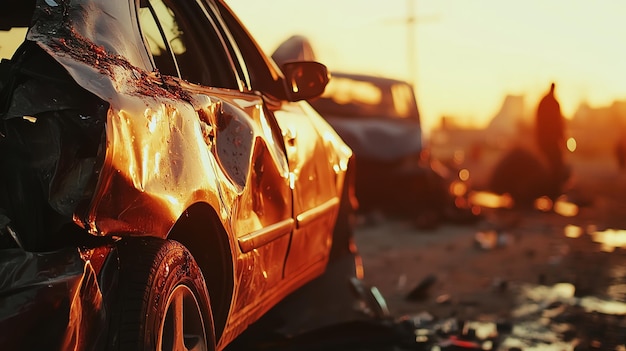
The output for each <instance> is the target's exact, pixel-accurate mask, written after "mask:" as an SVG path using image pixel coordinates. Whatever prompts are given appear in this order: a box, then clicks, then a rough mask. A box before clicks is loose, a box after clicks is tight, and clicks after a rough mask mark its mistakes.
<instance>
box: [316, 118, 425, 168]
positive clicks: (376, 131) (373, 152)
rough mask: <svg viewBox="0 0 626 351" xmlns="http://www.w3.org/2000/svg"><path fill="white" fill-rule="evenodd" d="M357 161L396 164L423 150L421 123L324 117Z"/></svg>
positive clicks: (386, 119) (387, 119)
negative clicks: (392, 162) (391, 162)
mask: <svg viewBox="0 0 626 351" xmlns="http://www.w3.org/2000/svg"><path fill="white" fill-rule="evenodd" d="M324 118H326V120H327V121H328V123H330V125H332V126H333V128H335V130H336V131H337V133H338V134H339V135H340V136H341V138H342V139H343V140H344V141H345V142H346V144H348V145H349V146H350V148H352V151H353V152H354V154H355V155H356V157H357V158H361V159H363V158H365V159H368V160H374V161H383V162H387V161H395V160H399V159H402V158H404V157H406V156H409V155H413V154H416V153H419V152H420V151H421V150H422V131H421V127H420V125H419V123H413V122H407V121H404V120H392V119H389V118H385V119H382V118H381V119H374V118H356V117H350V118H347V117H336V116H324Z"/></svg>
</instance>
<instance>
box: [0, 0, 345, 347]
mask: <svg viewBox="0 0 626 351" xmlns="http://www.w3.org/2000/svg"><path fill="white" fill-rule="evenodd" d="M4 2H5V3H6V4H5V5H7V6H6V7H5V8H10V9H12V10H11V11H8V12H5V13H4V14H3V15H0V31H2V36H3V37H2V38H3V47H2V51H1V53H2V57H4V59H3V61H2V63H1V64H0V117H1V122H2V123H1V124H0V133H1V135H0V165H1V167H0V169H1V171H0V245H1V247H0V251H1V252H2V254H1V256H0V261H2V262H1V263H0V267H1V268H0V328H2V330H3V332H2V333H0V345H1V346H2V348H3V349H76V350H80V349H127V348H130V349H153V348H159V349H164V350H168V349H177V348H180V347H183V345H184V347H185V348H188V349H202V350H204V349H210V350H212V349H223V348H224V347H225V346H226V345H228V343H230V341H232V340H233V339H234V338H235V337H236V336H237V335H239V334H240V333H241V332H242V331H243V330H245V329H246V328H247V326H248V325H249V324H250V323H253V322H254V321H255V320H257V319H258V318H260V316H262V315H263V314H264V313H265V312H266V311H268V310H269V309H270V308H271V307H272V306H274V305H276V303H278V302H279V301H281V300H282V299H283V298H284V297H285V296H287V295H288V294H290V293H291V292H293V291H294V290H296V289H297V288H299V287H301V286H302V285H304V284H305V283H307V282H309V281H311V280H313V279H314V278H316V277H318V276H320V275H321V274H322V273H323V272H324V271H325V269H326V267H327V266H328V265H329V263H330V262H332V260H333V259H334V258H336V256H339V255H342V254H346V253H347V254H353V253H354V252H353V250H351V249H349V248H348V247H349V245H350V244H352V242H351V233H352V232H351V222H350V213H351V212H352V210H353V208H354V206H355V200H354V198H353V196H352V195H353V194H352V191H351V179H352V178H351V176H350V173H349V167H348V166H349V164H350V163H351V157H352V153H351V150H350V148H348V147H347V146H346V145H345V144H344V143H343V141H342V140H341V139H340V138H339V137H338V136H337V134H336V133H335V132H334V131H333V129H332V128H331V127H330V126H329V125H328V124H327V123H326V122H325V121H324V120H323V119H322V118H321V117H320V116H319V115H318V114H317V113H316V112H315V111H314V110H313V109H312V108H311V107H310V106H308V105H307V104H306V102H304V101H302V100H305V99H309V98H311V97H314V96H317V95H319V94H321V93H322V91H323V89H324V86H325V85H326V83H327V81H328V74H327V72H326V70H325V67H323V66H322V65H320V64H317V63H315V62H297V63H291V64H287V65H284V66H283V67H282V71H281V70H278V69H276V68H275V67H274V65H273V63H272V62H271V60H269V59H267V58H266V57H265V56H264V55H263V54H262V53H261V51H260V50H259V49H258V46H257V45H256V43H255V42H254V40H253V39H252V38H251V37H250V36H249V34H248V32H247V31H246V30H245V28H243V27H242V26H241V24H240V23H239V22H238V20H237V19H236V17H235V15H234V14H232V12H231V11H230V9H229V8H228V6H226V5H225V4H224V3H223V2H222V1H212V0H206V1H198V2H194V3H190V4H187V3H179V2H176V1H168V0H164V1H161V0H149V1H148V0H146V1H143V0H142V1H133V0H115V1H96V0H45V1H44V0H41V1H17V0H4ZM26 30H27V32H26ZM5 38H11V40H14V39H15V38H19V39H20V40H19V41H16V45H15V47H16V48H15V49H13V48H11V47H10V45H7V46H5V45H4V43H10V41H9V40H8V39H5ZM5 50H6V51H5ZM129 311H130V312H129ZM182 316H184V318H182ZM33 335H37V337H33Z"/></svg>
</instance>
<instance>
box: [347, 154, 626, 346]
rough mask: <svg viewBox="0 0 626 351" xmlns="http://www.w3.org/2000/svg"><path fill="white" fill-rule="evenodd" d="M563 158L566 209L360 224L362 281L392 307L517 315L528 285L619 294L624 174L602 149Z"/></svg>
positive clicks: (455, 314) (625, 269)
mask: <svg viewBox="0 0 626 351" xmlns="http://www.w3.org/2000/svg"><path fill="white" fill-rule="evenodd" d="M570 164H571V167H572V178H571V181H570V183H569V185H568V189H567V192H566V195H567V202H568V203H570V204H574V205H575V206H574V208H575V209H577V214H576V215H566V216H565V215H562V214H559V213H556V212H555V211H547V212H544V211H539V210H536V209H529V210H524V211H514V210H504V209H499V210H493V209H491V210H485V212H483V218H482V219H481V220H480V221H478V222H477V223H475V224H472V225H452V224H446V223H442V225H440V226H439V227H438V228H436V229H434V230H419V229H417V228H415V227H414V226H413V225H412V224H411V223H410V221H402V220H395V221H390V220H384V221H381V222H379V223H377V224H375V225H372V224H368V225H360V226H359V228H358V230H357V233H356V241H357V245H358V248H359V251H360V253H361V256H362V259H363V266H364V272H365V273H364V281H365V282H366V283H367V284H369V285H371V286H375V287H376V288H377V289H378V290H379V291H380V292H381V293H382V295H383V296H384V298H385V300H386V303H387V305H388V308H389V310H390V311H391V313H392V315H394V316H402V315H408V316H411V315H417V314H420V313H422V314H423V313H424V312H426V313H427V314H429V315H431V316H432V317H434V318H437V319H443V318H457V319H459V320H486V321H511V320H512V318H515V317H516V316H517V317H519V316H520V314H523V313H522V312H520V311H521V309H523V306H524V303H525V301H524V300H528V296H524V294H523V292H524V291H527V290H526V289H527V288H528V287H529V286H533V287H537V286H545V287H554V286H557V285H558V286H561V287H562V286H566V287H570V288H571V289H570V290H572V292H571V294H573V296H572V297H583V296H594V297H597V298H600V299H609V300H614V301H618V302H621V303H623V302H624V301H626V299H625V298H626V288H625V287H626V284H624V281H626V279H625V276H626V254H625V253H626V251H624V250H623V249H620V248H619V246H620V245H624V244H626V242H624V232H620V230H624V229H626V173H623V172H621V171H620V170H619V169H618V168H617V166H616V163H615V161H614V160H613V159H612V158H610V157H605V158H587V159H573V160H572V159H570ZM482 171H483V173H484V171H485V170H484V169H483V170H482ZM529 171H531V170H529ZM474 173H476V172H474ZM521 176H523V175H521ZM596 232H604V233H610V234H615V235H613V236H612V239H611V240H612V241H613V245H614V246H616V247H617V248H615V249H613V248H610V249H608V250H607V249H605V248H603V246H602V245H601V244H600V243H599V242H596V241H599V240H600V238H599V237H598V235H597V234H595V235H594V233H596ZM479 238H482V239H481V240H477V239H479ZM490 240H491V241H490ZM604 241H607V240H604ZM480 242H483V244H482V245H481V244H480ZM485 243H486V244H485ZM607 251H608V252H607ZM559 284H560V285H559ZM616 306H618V307H608V311H605V313H615V314H618V315H621V316H623V315H624V314H625V313H626V311H623V310H621V308H622V307H623V305H619V304H618V305H616ZM622 332H623V331H622ZM598 342H600V345H601V341H598ZM604 345H606V343H605V344H604ZM561 349H568V348H561ZM576 349H577V350H578V349H581V348H576ZM594 349H595V348H594ZM598 349H605V348H604V347H599V348H598ZM610 349H613V348H610Z"/></svg>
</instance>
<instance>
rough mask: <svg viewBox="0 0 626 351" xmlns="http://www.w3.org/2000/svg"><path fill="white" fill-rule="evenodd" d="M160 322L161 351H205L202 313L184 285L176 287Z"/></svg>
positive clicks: (205, 342)
mask: <svg viewBox="0 0 626 351" xmlns="http://www.w3.org/2000/svg"><path fill="white" fill-rule="evenodd" d="M166 311H167V312H166V313H165V315H164V316H163V320H162V321H161V328H160V332H159V343H158V345H159V346H160V350H161V351H187V350H189V351H207V337H206V332H205V328H204V322H203V319H202V312H201V309H200V306H199V304H198V300H197V299H196V297H195V295H194V294H193V292H192V291H191V289H189V287H187V286H186V285H178V286H177V287H176V288H175V289H174V291H172V293H171V294H170V297H169V299H168V301H167V309H166Z"/></svg>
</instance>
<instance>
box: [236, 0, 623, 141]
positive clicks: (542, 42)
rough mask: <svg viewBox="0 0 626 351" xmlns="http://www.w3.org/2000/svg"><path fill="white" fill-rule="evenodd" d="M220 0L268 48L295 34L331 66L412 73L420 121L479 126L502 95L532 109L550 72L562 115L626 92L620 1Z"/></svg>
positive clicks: (397, 75) (392, 74) (406, 75)
mask: <svg viewBox="0 0 626 351" xmlns="http://www.w3.org/2000/svg"><path fill="white" fill-rule="evenodd" d="M226 1H227V3H228V4H229V5H230V6H231V7H232V8H233V10H234V11H235V12H236V13H237V14H238V15H239V17H240V18H241V19H242V21H243V22H244V24H245V25H246V26H247V27H248V28H249V29H250V31H251V32H252V34H253V35H254V36H255V37H256V39H257V40H258V41H259V43H260V45H261V46H262V47H263V49H264V50H265V51H266V52H267V53H268V54H271V53H272V52H273V51H274V49H275V48H276V47H278V45H280V43H281V42H282V41H283V40H285V39H287V38H288V37H290V36H291V35H294V34H299V35H304V36H306V37H308V38H309V39H310V41H311V43H312V44H313V47H314V49H315V50H316V54H317V56H318V60H319V61H321V62H323V63H325V64H326V65H328V66H329V68H330V69H331V70H336V71H348V72H352V73H373V74H378V75H384V76H390V77H393V78H400V79H405V80H411V81H413V82H414V83H415V85H416V92H417V98H418V104H419V105H420V109H421V111H420V112H421V114H422V119H423V123H424V125H425V127H426V129H429V128H431V127H432V126H433V125H435V124H437V123H438V122H439V119H440V117H441V116H443V115H445V116H450V117H454V118H456V119H458V120H459V121H461V123H463V124H464V125H470V126H477V127H482V126H484V125H485V124H486V123H487V122H488V120H489V119H490V118H491V117H493V115H495V114H496V113H497V111H498V109H499V108H500V105H501V103H502V101H503V99H504V97H505V95H506V94H515V95H524V96H525V102H526V111H527V113H532V111H533V110H534V109H535V106H536V103H537V100H538V99H539V98H540V96H541V95H542V94H544V93H545V92H546V91H547V89H548V88H549V84H550V82H552V81H554V82H556V84H557V89H556V95H557V98H559V100H560V101H561V106H562V110H563V113H564V115H565V116H566V117H568V118H569V117H571V116H572V115H573V113H574V112H575V111H576V108H577V107H578V105H579V104H580V102H581V101H585V102H587V103H589V104H590V105H592V106H604V105H608V104H610V103H611V102H612V101H613V100H615V99H619V100H626V43H625V41H626V39H625V38H626V19H625V17H624V16H625V15H626V1H622V0H596V1H591V0H552V1H550V0H524V1H519V0H518V1H515V0H509V1H503V0H387V1H384V2H383V1H370V0H315V1H313V0H308V1H307V0H299V1H293V0H255V1H250V0H226ZM409 1H413V2H412V3H411V4H409ZM411 7H413V9H414V15H415V18H416V20H417V22H416V23H417V24H416V26H415V27H414V34H413V36H414V38H415V40H414V41H412V43H411V44H412V45H413V48H414V51H413V53H414V54H413V57H415V59H414V60H411V61H412V64H413V66H411V65H410V64H409V58H410V57H411V53H410V50H408V49H410V45H409V44H408V37H409V30H408V26H407V17H408V15H409V12H408V9H409V8H411ZM412 70H413V71H414V72H415V75H414V77H411V73H410V72H411V71H412Z"/></svg>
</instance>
